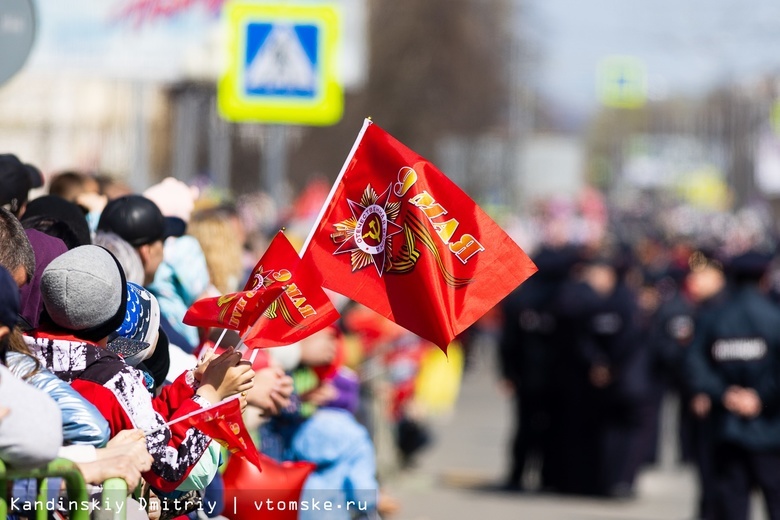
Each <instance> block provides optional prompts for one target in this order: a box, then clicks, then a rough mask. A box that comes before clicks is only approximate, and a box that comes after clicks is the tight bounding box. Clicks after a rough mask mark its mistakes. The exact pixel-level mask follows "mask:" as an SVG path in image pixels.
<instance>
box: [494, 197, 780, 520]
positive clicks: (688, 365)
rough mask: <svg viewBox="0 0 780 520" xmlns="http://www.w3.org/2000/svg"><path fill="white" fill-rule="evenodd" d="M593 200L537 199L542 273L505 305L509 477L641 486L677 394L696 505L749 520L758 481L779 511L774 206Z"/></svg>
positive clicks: (596, 489)
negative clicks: (628, 205) (622, 205)
mask: <svg viewBox="0 0 780 520" xmlns="http://www.w3.org/2000/svg"><path fill="white" fill-rule="evenodd" d="M596 206H597V207H598V209H597V210H596V211H594V210H593V207H592V205H590V207H589V208H588V207H585V206H581V207H579V208H578V207H576V206H573V207H572V208H569V209H568V210H565V211H560V208H557V207H556V206H555V205H554V204H548V205H547V206H546V207H544V208H543V209H542V210H541V213H540V216H541V218H539V219H538V229H539V230H541V237H540V240H539V242H540V247H539V248H538V250H537V251H535V253H534V254H533V258H534V261H535V262H536V264H537V266H538V267H539V271H538V273H537V274H536V275H535V276H533V277H532V278H531V279H529V280H528V281H527V282H526V283H524V284H523V285H522V286H520V288H518V289H517V290H516V291H515V292H513V293H512V294H511V295H510V296H509V297H508V298H507V299H506V300H505V301H504V302H503V303H502V306H501V308H502V311H503V327H502V329H501V332H500V340H499V352H500V356H499V358H500V376H501V379H502V380H503V381H504V383H505V386H506V387H507V388H508V389H510V390H511V392H512V393H513V395H514V400H515V403H516V407H515V410H516V429H515V432H514V435H513V438H512V443H511V447H510V450H509V453H510V457H509V460H510V465H509V467H508V468H507V475H506V481H505V483H504V486H505V488H506V489H507V490H513V491H534V490H543V491H546V492H552V493H562V494H576V495H592V496H601V497H613V498H624V499H625V498H630V497H633V496H634V495H635V479H636V477H637V474H638V472H639V471H640V470H641V469H642V468H643V467H645V466H647V465H650V464H654V463H656V462H657V460H658V451H659V449H658V448H659V427H660V422H661V416H662V414H661V409H662V403H663V401H664V399H665V398H668V397H669V396H675V397H676V398H677V399H679V403H680V407H679V412H680V413H679V417H678V418H677V420H676V421H674V424H676V425H677V426H678V428H677V433H678V438H679V446H680V450H679V451H680V457H681V459H682V460H681V461H680V462H686V463H691V464H693V465H694V466H695V468H696V469H697V471H696V474H697V476H698V482H699V486H698V489H699V493H700V496H699V500H698V507H697V518H701V519H707V520H711V519H729V520H731V519H747V518H749V511H748V509H749V503H750V500H749V499H750V494H751V492H752V490H753V489H755V488H760V490H761V491H762V492H763V496H764V499H765V502H766V508H767V511H768V514H769V517H770V518H780V488H778V482H780V478H778V477H780V473H778V472H779V471H780V469H778V468H780V430H778V428H780V409H779V408H778V405H777V403H778V402H779V401H778V398H780V386H779V385H778V383H780V380H778V377H779V375H780V333H778V328H777V324H778V323H780V321H778V319H779V318H780V307H778V303H780V298H778V292H777V284H776V276H775V274H774V273H775V271H776V267H777V266H776V262H775V258H776V252H775V248H774V245H773V244H774V242H775V240H774V239H775V236H774V234H773V232H772V226H771V218H768V217H766V216H765V215H766V214H765V213H762V211H760V210H752V209H751V210H746V211H743V212H736V213H732V214H730V215H726V216H724V215H723V214H713V213H710V214H709V217H708V218H698V217H694V215H693V213H696V212H695V211H693V212H691V211H690V208H688V209H685V210H681V209H680V208H677V209H674V208H667V209H668V211H664V210H662V209H661V208H662V207H663V206H662V205H659V206H657V207H656V208H655V209H653V210H652V211H651V212H649V213H648V214H647V215H637V214H636V213H637V212H636V209H635V208H634V210H632V211H633V212H632V211H628V212H625V210H621V209H615V208H612V209H608V207H607V206H606V205H603V204H602V205H599V204H596ZM675 215H677V216H678V217H679V216H680V215H685V216H684V218H681V219H680V218H672V217H673V216H675ZM636 217H640V218H636ZM707 220H709V222H710V223H709V224H707V225H705V222H706V221H707ZM713 221H719V222H720V224H721V225H720V226H712V224H711V223H712V222H713ZM737 221H739V222H742V225H734V226H726V225H724V223H726V222H732V223H733V222H737ZM708 225H709V226H712V227H711V228H710V230H709V231H705V229H704V228H705V227H707V226H708ZM637 227H638V228H640V230H641V231H640V232H638V233H637V232H635V231H636V228H637ZM627 230H632V232H631V233H628V232H626V231H627ZM539 467H540V468H541V469H540V470H539V472H538V475H539V477H538V484H537V485H534V486H533V488H531V489H529V478H528V475H529V471H530V470H531V468H539Z"/></svg>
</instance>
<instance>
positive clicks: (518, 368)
mask: <svg viewBox="0 0 780 520" xmlns="http://www.w3.org/2000/svg"><path fill="white" fill-rule="evenodd" d="M573 257H574V253H573V251H572V250H571V249H570V248H567V247H563V248H550V247H545V248H543V249H541V250H540V251H539V253H538V254H537V255H535V258H534V263H535V264H536V265H537V267H538V268H539V271H538V272H537V273H536V274H535V275H534V276H532V277H531V278H530V279H529V280H527V281H526V282H525V283H524V284H523V285H521V286H520V287H519V288H518V289H517V290H515V291H514V292H513V293H512V294H510V295H509V296H508V297H507V298H506V299H505V300H504V301H503V302H502V311H503V318H504V320H503V328H502V331H501V336H500V339H499V362H500V370H501V377H502V379H503V382H504V384H505V386H507V387H508V388H509V390H510V391H511V392H512V394H513V398H514V405H515V430H514V434H513V437H512V443H511V449H510V457H511V458H510V468H509V472H508V474H507V477H506V480H505V482H504V488H505V489H506V490H510V491H512V490H518V491H519V490H522V489H523V485H522V480H523V473H524V470H525V469H526V466H527V464H528V461H529V459H531V458H536V459H538V460H540V461H541V464H542V467H543V470H542V479H541V485H542V487H544V486H546V485H548V484H549V482H546V480H549V479H547V478H546V475H547V474H548V471H547V470H546V469H544V462H545V459H546V455H547V453H548V452H549V439H550V435H549V432H550V426H551V421H552V414H553V413H554V410H553V409H552V408H553V403H554V399H553V393H554V392H555V367H556V366H557V364H558V358H559V355H560V353H559V351H558V349H557V348H556V347H557V343H558V342H557V340H556V337H557V335H558V320H557V318H556V316H555V314H554V312H553V311H554V309H553V303H554V301H555V300H556V298H557V294H558V290H559V288H560V286H561V284H562V283H563V281H564V280H565V279H566V276H567V274H568V271H569V268H570V265H571V263H572V259H573Z"/></svg>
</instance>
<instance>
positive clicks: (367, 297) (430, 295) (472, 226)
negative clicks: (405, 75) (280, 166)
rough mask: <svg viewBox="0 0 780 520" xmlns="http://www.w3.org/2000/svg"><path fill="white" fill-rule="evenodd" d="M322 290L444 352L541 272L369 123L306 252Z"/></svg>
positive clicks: (458, 193) (438, 177) (459, 194)
mask: <svg viewBox="0 0 780 520" xmlns="http://www.w3.org/2000/svg"><path fill="white" fill-rule="evenodd" d="M303 257H304V259H307V260H309V259H310V260H311V263H312V265H316V266H317V268H318V269H319V271H320V272H321V273H322V274H323V286H324V287H326V288H328V289H331V290H333V291H335V292H338V293H341V294H343V295H344V296H347V297H349V298H352V299H353V300H355V301H357V302H359V303H362V304H363V305H365V306H367V307H369V308H371V309H373V310H374V311H376V312H378V313H379V314H381V315H383V316H385V317H387V318H389V319H390V320H392V321H394V322H396V323H397V324H399V325H401V326H402V327H404V328H406V329H408V330H410V331H412V332H414V333H415V334H417V335H419V336H421V337H423V338H425V339H428V340H430V341H432V342H433V343H435V344H436V345H438V346H439V347H441V349H442V350H445V351H446V348H447V345H448V344H449V343H450V341H452V339H453V338H454V337H455V336H457V335H458V334H459V333H460V332H462V331H463V330H465V329H466V328H467V327H469V326H470V325H471V324H472V323H474V322H475V321H476V320H477V319H479V318H480V317H481V316H482V315H483V314H485V313H486V312H487V311H488V310H490V309H491V308H492V307H493V306H495V305H496V304H497V303H499V302H500V301H501V300H502V299H503V298H504V297H505V296H506V295H507V294H509V293H510V292H511V291H512V290H513V289H515V288H516V287H517V286H518V285H520V284H521V283H522V282H524V281H525V280H526V279H527V278H528V277H529V276H531V275H532V274H533V273H534V272H536V266H535V265H534V263H533V262H532V261H531V260H530V259H529V258H528V256H527V255H526V254H525V253H524V252H523V250H522V249H520V247H518V246H517V244H515V242H514V241H513V240H512V239H511V238H510V237H509V236H508V235H507V234H506V233H505V232H504V231H503V230H502V229H501V228H500V227H499V226H498V224H496V223H495V222H494V221H493V220H492V219H491V218H490V217H489V216H488V215H487V214H486V213H485V212H484V211H482V209H480V208H479V206H477V204H476V203H475V202H474V201H473V200H471V198H469V197H468V195H466V194H465V193H464V192H463V191H462V190H461V189H460V188H458V186H456V185H455V184H454V183H453V182H452V181H450V180H449V179H448V178H447V177H446V176H445V175H444V174H443V173H442V172H440V171H439V170H438V169H436V167H435V166H434V165H433V164H431V163H430V162H429V161H427V160H426V159H424V158H423V157H420V156H419V155H417V154H416V153H415V152H413V151H412V150H410V149H409V148H407V147H406V146H404V145H403V144H402V143H400V142H399V141H397V140H396V139H394V138H393V137H392V136H390V135H389V134H387V133H386V132H385V131H384V130H382V129H381V128H379V127H378V126H377V125H376V124H373V123H372V122H371V121H369V120H366V122H365V123H364V125H363V128H362V130H361V131H360V134H359V135H358V138H357V140H356V141H355V145H354V146H353V147H352V151H351V152H350V154H349V156H348V157H347V160H346V162H345V163H344V167H343V168H342V170H341V172H340V174H339V177H338V179H337V180H336V183H335V184H334V186H333V189H332V190H331V193H330V196H329V199H328V202H327V204H326V205H325V207H323V210H322V213H321V214H320V217H319V219H318V220H317V223H316V224H315V226H314V229H313V230H312V232H311V234H310V235H309V238H308V240H307V242H306V244H305V245H304V254H303Z"/></svg>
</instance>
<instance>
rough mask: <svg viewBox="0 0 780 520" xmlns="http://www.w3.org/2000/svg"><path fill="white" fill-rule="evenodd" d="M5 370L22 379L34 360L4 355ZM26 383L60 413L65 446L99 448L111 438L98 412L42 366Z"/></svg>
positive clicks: (28, 371) (26, 357) (34, 365)
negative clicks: (50, 399) (50, 401)
mask: <svg viewBox="0 0 780 520" xmlns="http://www.w3.org/2000/svg"><path fill="white" fill-rule="evenodd" d="M6 363H7V364H8V369H9V370H10V371H11V372H12V373H13V374H14V375H15V376H16V377H19V378H21V379H24V378H25V377H26V376H27V374H29V373H31V372H33V371H34V370H35V367H36V363H35V359H34V358H32V357H30V356H27V355H25V354H22V353H19V352H8V353H7V354H6ZM26 382H27V383H29V384H31V385H32V386H34V387H35V388H37V389H39V390H42V391H44V392H46V393H47V394H48V395H49V396H50V397H51V398H52V399H54V401H55V402H56V403H57V406H58V407H59V409H60V411H61V412H62V437H63V442H64V444H65V445H69V444H91V445H93V446H95V447H96V448H102V447H103V446H105V445H106V443H107V442H108V439H109V438H110V430H109V427H108V421H106V420H105V419H104V418H103V416H102V415H101V414H100V412H99V411H98V409H97V408H95V407H94V405H92V404H91V403H90V402H89V401H87V400H86V399H84V398H83V397H81V395H80V394H79V393H78V392H77V391H76V390H74V389H73V388H72V387H71V386H70V385H69V384H68V383H66V382H65V381H63V380H61V379H60V378H58V377H57V376H55V375H54V374H52V373H51V372H49V371H48V370H47V369H46V368H45V367H43V366H41V367H40V368H39V369H38V371H37V372H36V373H35V375H33V376H32V377H29V378H27V379H26Z"/></svg>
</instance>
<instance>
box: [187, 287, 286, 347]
mask: <svg viewBox="0 0 780 520" xmlns="http://www.w3.org/2000/svg"><path fill="white" fill-rule="evenodd" d="M282 292H284V287H283V286H282V285H279V286H277V287H268V288H265V287H261V288H258V289H256V290H252V291H241V292H237V293H230V294H225V295H222V296H218V297H213V298H202V299H200V300H198V301H196V302H195V303H193V304H192V305H191V306H190V308H189V309H187V313H186V314H185V315H184V319H183V320H182V321H183V322H184V323H186V324H187V325H191V326H193V327H218V328H222V329H231V330H236V331H238V332H239V334H241V335H243V334H244V333H245V332H246V331H247V330H249V327H251V326H252V325H254V323H255V322H256V321H257V319H258V318H260V316H261V315H262V314H263V312H264V311H265V310H266V309H267V308H268V306H269V305H271V303H273V301H274V300H275V299H276V298H278V297H279V296H281V294H282Z"/></svg>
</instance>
